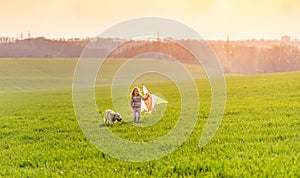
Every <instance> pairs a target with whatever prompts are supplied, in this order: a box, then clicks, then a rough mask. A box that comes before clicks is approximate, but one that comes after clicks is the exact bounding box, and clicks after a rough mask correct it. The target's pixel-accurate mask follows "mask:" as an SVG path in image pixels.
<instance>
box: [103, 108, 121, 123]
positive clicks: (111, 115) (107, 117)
mask: <svg viewBox="0 0 300 178" xmlns="http://www.w3.org/2000/svg"><path fill="white" fill-rule="evenodd" d="M103 119H104V123H105V124H106V122H107V121H109V124H110V126H113V125H114V123H115V122H116V121H119V122H121V121H122V118H121V115H120V114H119V113H117V112H115V111H113V110H110V109H107V110H105V112H104V118H103Z"/></svg>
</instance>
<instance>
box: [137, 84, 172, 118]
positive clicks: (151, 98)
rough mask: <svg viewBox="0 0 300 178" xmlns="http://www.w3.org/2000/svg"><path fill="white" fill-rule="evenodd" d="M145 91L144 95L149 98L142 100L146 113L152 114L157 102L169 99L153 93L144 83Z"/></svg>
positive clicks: (164, 101)
mask: <svg viewBox="0 0 300 178" xmlns="http://www.w3.org/2000/svg"><path fill="white" fill-rule="evenodd" d="M143 93H144V95H143V96H144V97H147V98H148V99H147V100H142V110H145V111H146V112H145V114H151V113H152V111H155V108H154V106H155V104H161V103H168V101H166V100H164V99H162V98H160V97H158V96H156V95H154V94H151V93H150V92H149V91H148V89H147V88H146V87H145V85H144V84H143Z"/></svg>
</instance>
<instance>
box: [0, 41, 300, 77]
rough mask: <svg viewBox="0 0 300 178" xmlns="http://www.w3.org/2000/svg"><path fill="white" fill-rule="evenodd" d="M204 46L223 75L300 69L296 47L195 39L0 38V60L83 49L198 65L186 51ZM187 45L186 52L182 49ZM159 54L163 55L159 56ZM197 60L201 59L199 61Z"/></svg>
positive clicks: (61, 54)
mask: <svg viewBox="0 0 300 178" xmlns="http://www.w3.org/2000/svg"><path fill="white" fill-rule="evenodd" d="M207 44H208V45H209V46H210V47H211V49H212V51H213V52H214V53H215V54H216V56H217V58H218V59H219V61H220V63H221V65H222V67H223V69H224V71H225V72H226V73H240V74H251V73H271V72H284V71H296V70H300V51H299V44H298V43H297V44H296V45H295V44H284V43H281V42H280V41H251V45H249V44H250V43H247V42H245V41H228V40H227V41H197V40H173V39H171V38H169V39H164V40H163V39H157V40H152V41H149V40H126V39H116V38H106V39H103V38H86V39H79V38H74V39H67V40H65V39H55V40H49V39H46V38H44V37H40V38H31V39H25V40H15V39H12V38H7V37H1V38H0V57H1V58H24V57H30V58H35V57H39V58H41V57H44V58H60V57H62V58H78V57H80V55H81V53H82V51H83V50H84V49H85V47H86V46H87V45H88V46H89V55H87V56H84V57H92V58H96V57H105V56H106V55H107V54H109V55H108V57H112V58H129V57H130V58H131V57H138V58H145V57H148V58H150V57H151V58H158V59H165V58H168V59H169V60H174V59H176V60H179V61H181V62H183V63H193V64H194V63H198V61H197V59H196V58H195V56H193V54H192V53H191V52H190V50H189V49H193V50H201V53H206V52H208V51H206V50H207V49H206V48H207ZM184 46H188V48H189V49H186V48H184ZM162 54H163V55H162ZM200 60H201V59H200Z"/></svg>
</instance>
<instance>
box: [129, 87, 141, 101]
mask: <svg viewBox="0 0 300 178" xmlns="http://www.w3.org/2000/svg"><path fill="white" fill-rule="evenodd" d="M134 90H138V91H139V94H140V95H141V91H140V89H139V87H134V88H133V89H132V91H131V93H130V97H131V98H132V96H133V95H134Z"/></svg>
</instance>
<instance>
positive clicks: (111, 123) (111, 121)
mask: <svg viewBox="0 0 300 178" xmlns="http://www.w3.org/2000/svg"><path fill="white" fill-rule="evenodd" d="M109 121H110V126H113V125H114V121H113V120H112V118H110V120H109Z"/></svg>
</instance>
